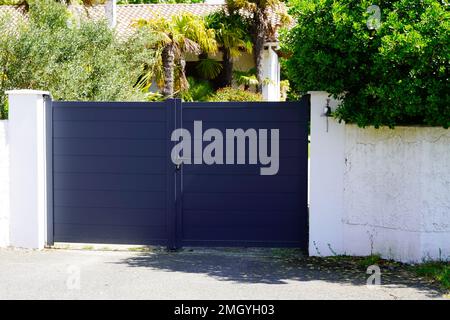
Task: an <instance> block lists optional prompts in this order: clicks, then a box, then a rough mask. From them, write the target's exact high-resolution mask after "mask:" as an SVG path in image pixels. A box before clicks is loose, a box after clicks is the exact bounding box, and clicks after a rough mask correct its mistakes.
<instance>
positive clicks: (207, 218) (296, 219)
mask: <svg viewBox="0 0 450 320" xmlns="http://www.w3.org/2000/svg"><path fill="white" fill-rule="evenodd" d="M300 223H301V211H276V212H272V211H240V210H238V211H233V210H228V211H227V213H226V214H223V211H211V210H208V211H202V210H184V211H183V225H184V226H185V227H188V228H190V227H196V226H201V225H203V226H209V227H237V226H239V227H245V226H246V227H248V228H249V229H251V228H253V227H254V226H261V227H264V226H266V227H267V226H273V227H283V226H286V225H291V224H294V225H300Z"/></svg>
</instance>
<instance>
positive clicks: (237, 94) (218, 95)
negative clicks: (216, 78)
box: [208, 87, 262, 102]
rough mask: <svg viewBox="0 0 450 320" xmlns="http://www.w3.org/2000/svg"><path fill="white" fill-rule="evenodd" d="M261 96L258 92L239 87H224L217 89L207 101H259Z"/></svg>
mask: <svg viewBox="0 0 450 320" xmlns="http://www.w3.org/2000/svg"><path fill="white" fill-rule="evenodd" d="M261 100H262V96H261V95H260V94H259V93H255V92H251V91H246V90H242V89H239V88H231V87H225V88H221V89H219V90H217V91H216V92H215V93H214V94H213V95H212V96H211V97H210V98H208V101H213V102H220V101H261Z"/></svg>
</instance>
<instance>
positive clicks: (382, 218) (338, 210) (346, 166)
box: [310, 92, 450, 262]
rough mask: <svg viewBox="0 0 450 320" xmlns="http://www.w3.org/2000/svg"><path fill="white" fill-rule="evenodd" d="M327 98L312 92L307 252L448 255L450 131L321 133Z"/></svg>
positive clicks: (336, 127)
mask: <svg viewBox="0 0 450 320" xmlns="http://www.w3.org/2000/svg"><path fill="white" fill-rule="evenodd" d="M326 98H327V95H326V93H323V92H316V93H312V99H311V102H312V106H311V108H312V110H311V112H312V114H311V194H310V197H311V204H310V206H311V207H310V234H311V238H310V254H312V255H333V254H335V253H338V254H349V255H368V254H371V253H379V254H381V255H382V256H383V257H384V258H389V259H395V260H399V261H403V262H420V261H422V260H430V259H433V260H435V259H447V260H448V259H450V130H446V129H443V128H430V127H397V128H396V129H394V130H392V129H389V128H381V129H374V128H366V129H361V128H359V127H357V126H355V125H345V124H339V123H338V122H337V121H335V120H333V119H328V121H329V130H328V132H326V128H325V127H324V126H325V125H326V118H324V117H320V114H321V113H322V111H323V107H324V106H325V104H326ZM336 104H337V101H332V106H333V107H334V106H336Z"/></svg>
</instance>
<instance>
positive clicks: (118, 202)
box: [54, 190, 166, 209]
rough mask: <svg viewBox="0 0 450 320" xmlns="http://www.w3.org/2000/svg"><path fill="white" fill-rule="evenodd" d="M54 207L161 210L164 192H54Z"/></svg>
mask: <svg viewBox="0 0 450 320" xmlns="http://www.w3.org/2000/svg"><path fill="white" fill-rule="evenodd" d="M54 203H55V206H69V207H75V208H77V207H88V208H130V209H145V208H147V209H163V208H165V207H166V194H165V193H164V192H136V191H90V190H86V191H83V190H71V191H66V190H55V191H54Z"/></svg>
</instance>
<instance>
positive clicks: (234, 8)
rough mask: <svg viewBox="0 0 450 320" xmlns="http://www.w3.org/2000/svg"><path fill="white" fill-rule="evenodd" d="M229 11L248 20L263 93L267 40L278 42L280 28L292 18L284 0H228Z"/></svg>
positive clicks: (257, 76) (257, 74)
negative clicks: (264, 57)
mask: <svg viewBox="0 0 450 320" xmlns="http://www.w3.org/2000/svg"><path fill="white" fill-rule="evenodd" d="M226 6H227V11H228V12H229V13H230V14H237V15H240V16H241V18H242V19H243V20H247V21H248V23H249V25H250V31H251V35H252V40H253V56H254V60H255V68H256V78H257V80H258V86H257V91H258V92H261V91H262V84H263V81H264V79H263V73H262V71H263V65H262V61H263V54H264V43H265V41H266V40H276V37H277V32H278V30H279V28H281V27H283V26H287V25H288V24H289V23H290V21H291V18H290V16H289V14H288V13H287V8H286V5H285V4H284V2H283V1H282V0H226Z"/></svg>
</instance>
